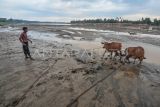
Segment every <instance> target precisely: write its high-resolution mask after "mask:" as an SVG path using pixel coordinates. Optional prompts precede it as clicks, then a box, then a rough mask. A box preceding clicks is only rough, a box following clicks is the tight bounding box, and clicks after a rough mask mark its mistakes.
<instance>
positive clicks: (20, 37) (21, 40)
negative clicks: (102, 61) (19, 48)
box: [19, 34, 25, 45]
mask: <svg viewBox="0 0 160 107" xmlns="http://www.w3.org/2000/svg"><path fill="white" fill-rule="evenodd" d="M22 36H23V34H21V35H20V36H19V41H20V42H21V43H22V44H23V45H25V44H24V42H23V39H22Z"/></svg>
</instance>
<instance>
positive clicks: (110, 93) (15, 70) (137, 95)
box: [0, 26, 160, 107]
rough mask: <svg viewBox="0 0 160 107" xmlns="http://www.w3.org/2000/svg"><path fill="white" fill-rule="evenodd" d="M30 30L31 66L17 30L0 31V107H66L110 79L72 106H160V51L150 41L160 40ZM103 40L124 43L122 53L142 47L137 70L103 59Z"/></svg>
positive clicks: (78, 31) (44, 28) (59, 29)
mask: <svg viewBox="0 0 160 107" xmlns="http://www.w3.org/2000/svg"><path fill="white" fill-rule="evenodd" d="M28 27H29V29H30V31H29V32H28V34H29V35H30V38H31V39H32V40H33V44H30V50H31V54H32V55H33V57H34V59H35V60H34V61H32V60H29V59H27V60H25V59H24V55H23V52H22V47H21V44H20V43H19V41H18V36H19V33H20V29H21V26H18V27H16V28H9V29H8V28H7V29H1V30H0V41H1V42H0V47H1V48H0V96H1V97H0V107H44V106H45V107H53V106H54V107H66V106H67V105H69V104H71V103H72V102H73V101H74V99H75V98H77V96H79V95H80V94H82V93H83V92H84V91H85V90H87V89H88V88H90V87H91V86H93V85H95V84H96V83H97V82H98V81H99V80H101V79H103V78H105V77H107V76H108V75H110V76H109V77H107V78H105V79H104V80H103V81H100V82H99V83H98V84H96V85H95V86H94V87H93V88H91V89H90V90H89V91H87V92H86V93H84V95H82V96H81V97H79V98H78V99H77V100H76V101H75V102H74V104H73V105H71V107H117V106H119V107H159V105H160V102H159V99H160V91H159V90H160V79H159V77H160V65H159V64H160V60H159V56H158V53H159V52H160V51H159V49H160V47H159V45H158V44H157V45H156V42H155V43H153V42H152V39H153V40H155V41H158V40H159V39H158V38H154V37H153V38H152V37H149V38H152V39H146V38H148V36H147V37H142V38H139V37H132V36H129V35H126V34H117V33H113V32H110V31H109V33H108V32H107V31H105V32H104V31H98V32H97V31H88V30H81V29H76V30H75V29H71V27H70V26H69V27H68V26H38V27H35V26H28ZM133 38H134V39H133ZM141 39H144V41H143V42H142V41H141ZM104 40H107V41H119V42H122V43H123V44H124V48H125V47H127V46H132V45H135V46H138V45H143V46H144V48H145V50H146V57H147V60H145V61H144V62H143V64H142V65H141V66H138V65H137V64H125V65H123V64H121V63H120V62H119V61H118V59H117V60H115V61H113V60H110V59H108V60H106V59H103V60H102V59H101V55H102V54H103V52H104V50H103V49H102V46H101V41H104ZM150 42H152V43H151V44H150ZM106 57H107V55H106ZM136 63H138V62H136Z"/></svg>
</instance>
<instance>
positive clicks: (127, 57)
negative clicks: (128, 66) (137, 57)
mask: <svg viewBox="0 0 160 107" xmlns="http://www.w3.org/2000/svg"><path fill="white" fill-rule="evenodd" d="M129 58H130V56H129V55H127V56H126V59H127V61H128V63H130V60H129Z"/></svg>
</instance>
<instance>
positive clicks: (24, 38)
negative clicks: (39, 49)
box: [19, 27, 33, 60]
mask: <svg viewBox="0 0 160 107" xmlns="http://www.w3.org/2000/svg"><path fill="white" fill-rule="evenodd" d="M22 30H23V32H22V33H21V35H20V37H19V40H20V42H21V43H22V45H23V52H24V55H25V58H26V59H27V58H30V59H31V60H33V58H32V57H31V55H30V51H29V47H28V41H30V42H31V43H32V41H31V40H30V39H28V37H27V32H28V28H27V27H23V28H22Z"/></svg>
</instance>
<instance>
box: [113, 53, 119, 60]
mask: <svg viewBox="0 0 160 107" xmlns="http://www.w3.org/2000/svg"><path fill="white" fill-rule="evenodd" d="M116 56H118V53H117V52H115V55H114V57H113V59H114V60H116Z"/></svg>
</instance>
